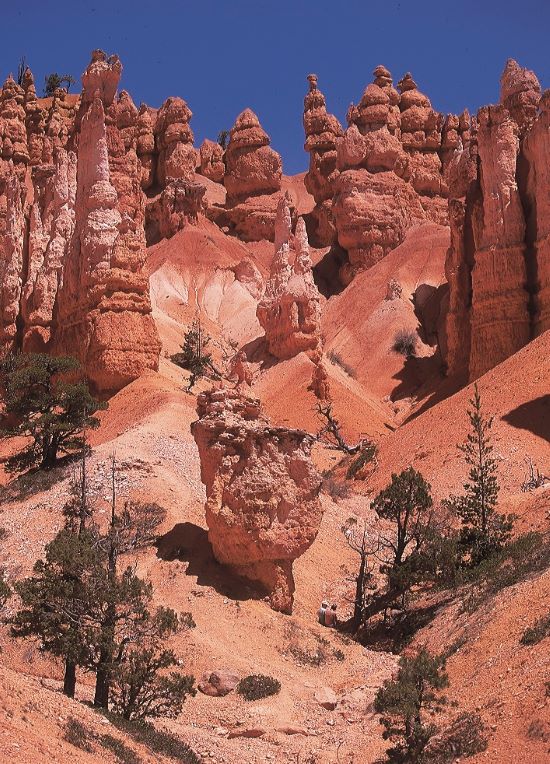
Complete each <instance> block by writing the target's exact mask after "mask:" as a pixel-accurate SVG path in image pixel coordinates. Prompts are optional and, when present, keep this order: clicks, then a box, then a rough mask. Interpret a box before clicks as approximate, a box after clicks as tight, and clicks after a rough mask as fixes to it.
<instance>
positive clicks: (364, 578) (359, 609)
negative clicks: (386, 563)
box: [342, 517, 380, 633]
mask: <svg viewBox="0 0 550 764" xmlns="http://www.w3.org/2000/svg"><path fill="white" fill-rule="evenodd" d="M342 533H343V534H344V536H345V539H346V542H347V544H348V546H349V547H350V548H351V549H353V551H354V552H356V553H357V554H358V555H359V570H358V571H357V576H356V577H355V599H354V602H353V618H352V622H351V626H352V630H353V632H354V633H355V632H356V631H357V629H358V628H359V626H360V625H361V623H362V622H363V616H364V613H365V608H366V605H367V601H368V600H369V598H370V594H369V589H371V590H374V589H376V585H374V584H373V572H374V569H375V567H376V565H377V563H378V562H379V557H378V553H379V552H380V536H379V535H378V534H377V535H376V537H372V536H371V535H370V533H369V528H368V526H367V522H366V520H363V522H362V524H361V525H359V524H358V522H357V519H356V518H355V517H350V518H349V519H348V520H347V521H346V523H345V524H344V525H343V526H342Z"/></svg>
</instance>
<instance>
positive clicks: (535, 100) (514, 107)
mask: <svg viewBox="0 0 550 764" xmlns="http://www.w3.org/2000/svg"><path fill="white" fill-rule="evenodd" d="M540 96H541V91H540V83H539V81H538V79H537V75H536V74H535V73H534V72H532V71H531V70H530V69H523V68H522V67H521V66H520V65H519V64H518V63H517V61H514V59H513V58H509V59H508V61H507V62H506V66H505V67H504V71H503V72H502V76H501V78H500V103H501V104H502V105H503V106H504V108H505V109H508V111H509V112H510V116H511V117H512V119H513V120H514V121H515V122H516V123H517V125H518V127H519V129H520V134H522V135H523V133H525V131H526V130H527V129H528V128H529V127H531V125H532V124H533V122H534V121H535V118H536V116H537V112H538V105H539V101H540Z"/></svg>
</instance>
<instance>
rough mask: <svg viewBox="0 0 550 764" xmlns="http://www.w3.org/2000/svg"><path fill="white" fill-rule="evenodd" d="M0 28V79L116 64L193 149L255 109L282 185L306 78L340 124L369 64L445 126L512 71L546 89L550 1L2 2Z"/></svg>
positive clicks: (367, 78) (490, 95) (293, 168)
mask: <svg viewBox="0 0 550 764" xmlns="http://www.w3.org/2000/svg"><path fill="white" fill-rule="evenodd" d="M0 19H1V22H0V23H1V28H2V31H1V41H2V42H1V46H0V62H1V66H0V69H1V71H0V76H1V77H2V79H4V78H5V76H7V74H8V73H9V72H10V71H13V72H14V73H15V72H16V70H17V64H18V61H19V59H20V58H21V56H23V55H25V56H26V59H27V62H28V64H29V65H30V67H31V69H32V70H33V72H34V74H35V78H36V82H37V89H38V90H39V92H40V90H41V88H42V83H43V80H44V76H45V74H46V73H48V72H52V71H57V72H60V73H69V74H72V75H73V76H74V77H75V78H77V79H78V80H80V74H81V73H82V71H83V70H84V68H85V67H86V65H87V63H88V61H89V54H90V51H91V50H92V49H93V48H102V49H103V50H106V51H107V52H108V53H118V55H119V56H120V58H121V59H122V63H123V65H124V72H123V76H122V82H121V87H123V88H125V89H126V90H128V91H129V92H130V93H131V95H132V97H133V98H134V101H135V102H136V104H137V105H139V103H140V102H141V101H145V102H146V103H148V104H150V105H152V106H159V105H160V104H161V103H162V101H163V100H164V99H165V98H167V97H168V96H169V95H179V96H182V97H183V98H185V100H186V101H187V102H188V104H189V106H190V107H191V109H192V111H193V114H194V116H193V119H192V123H191V124H192V127H193V129H194V131H195V138H196V143H197V145H198V144H199V143H200V142H201V141H202V139H203V138H204V137H205V136H206V137H210V138H212V139H215V138H216V136H217V134H218V132H219V131H220V130H222V129H229V128H230V127H231V126H232V124H233V122H234V120H235V117H236V116H237V114H238V113H239V112H240V111H242V109H244V108H245V107H247V106H249V107H250V108H252V109H253V110H254V111H255V112H256V113H257V114H258V116H259V118H260V121H261V122H262V124H263V126H264V127H265V129H266V130H267V131H268V133H269V134H270V136H271V139H272V145H273V147H274V148H275V149H276V150H277V151H279V152H280V153H281V154H282V156H283V164H284V171H285V172H286V173H294V172H300V171H302V170H305V169H306V167H307V161H308V160H307V155H306V154H305V152H304V150H303V143H304V137H303V131H302V123H301V118H302V108H303V106H302V102H303V97H304V94H305V93H306V90H307V82H306V76H307V74H309V73H310V72H316V73H317V74H318V76H319V84H320V87H321V89H322V90H323V92H324V93H325V95H326V97H327V104H328V108H329V110H330V111H332V112H334V113H335V114H336V115H337V116H338V117H339V118H340V119H341V120H344V118H345V113H346V110H347V107H348V105H349V103H350V102H351V101H354V102H357V101H358V100H359V98H360V97H361V93H362V91H363V89H364V87H365V85H366V84H368V83H369V82H371V81H372V70H373V69H374V67H375V66H376V65H377V64H379V63H383V64H385V65H386V66H387V67H388V68H389V69H390V71H391V72H392V74H393V75H394V81H395V82H397V80H398V79H400V77H401V76H402V75H403V74H404V72H406V71H411V72H412V74H413V76H414V78H415V79H416V81H417V83H418V85H419V87H420V88H421V89H422V90H423V91H424V92H425V93H426V94H427V95H428V96H429V97H430V98H431V100H432V104H433V106H434V108H436V109H438V110H440V111H445V112H449V111H450V112H460V111H461V110H462V109H463V108H464V107H468V108H469V109H470V110H472V111H475V110H476V109H477V108H478V107H479V106H481V105H483V104H485V103H492V102H495V101H496V100H498V88H499V77H500V73H501V71H502V69H503V67H504V63H505V61H506V59H507V58H510V57H512V58H516V59H517V60H518V61H519V63H520V64H521V65H523V66H528V67H529V68H531V69H534V70H535V72H536V73H537V75H538V76H539V79H540V80H541V83H542V85H543V87H550V44H549V34H550V0H521V2H518V1H517V0H516V1H515V2H513V1H512V0H500V1H499V0H463V1H462V2H461V1H460V0H437V1H435V0H425V1H424V0H416V1H415V2H411V0H376V1H375V2H372V0H363V2H358V1H356V0H350V1H348V2H346V0H340V2H339V3H338V2H336V0H331V1H330V2H328V1H327V0H308V1H307V2H306V0H294V1H293V2H292V1H290V0H276V1H272V2H267V0H226V1H225V2H219V1H218V0H216V1H215V2H214V1H213V0H203V1H202V2H200V3H199V2H187V1H186V0H180V2H176V1H175V0H165V1H164V2H154V0H150V1H149V2H140V0H133V1H131V0H123V2H116V1H115V0H112V2H106V1H105V0H89V2H86V3H84V2H80V0H72V1H61V0H60V1H58V2H55V1H54V2H48V1H47V0H25V1H24V2H22V1H21V2H19V1H18V0H12V2H9V3H6V2H5V1H4V2H3V3H2V9H1V14H0Z"/></svg>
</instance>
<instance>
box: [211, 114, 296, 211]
mask: <svg viewBox="0 0 550 764" xmlns="http://www.w3.org/2000/svg"><path fill="white" fill-rule="evenodd" d="M269 143H270V141H269V136H268V134H267V133H266V132H265V130H264V129H263V127H262V126H261V125H260V121H259V119H258V117H257V116H256V115H255V114H254V112H253V111H252V110H251V109H245V110H244V111H243V112H241V113H240V114H239V116H238V117H237V119H236V120H235V124H234V125H233V127H232V128H231V132H230V137H229V144H228V146H227V149H226V152H225V163H226V171H225V177H224V184H225V187H226V189H227V195H228V201H229V202H231V201H233V200H241V199H246V198H248V197H249V196H256V195H263V194H273V193H275V192H277V191H279V190H280V188H281V177H282V164H281V157H280V156H279V154H277V152H276V151H273V149H272V148H270V146H269Z"/></svg>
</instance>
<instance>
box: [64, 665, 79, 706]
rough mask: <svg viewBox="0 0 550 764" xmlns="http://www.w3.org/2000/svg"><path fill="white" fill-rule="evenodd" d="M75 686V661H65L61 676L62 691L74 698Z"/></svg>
mask: <svg viewBox="0 0 550 764" xmlns="http://www.w3.org/2000/svg"><path fill="white" fill-rule="evenodd" d="M75 688H76V663H72V662H71V661H66V662H65V676H64V677H63V693H64V694H65V695H67V697H69V698H74V691H75Z"/></svg>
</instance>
